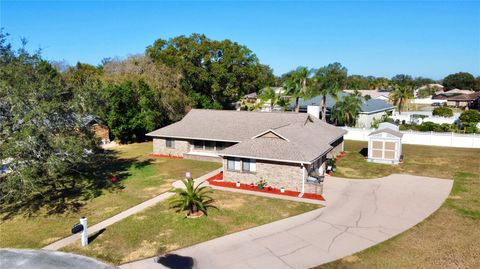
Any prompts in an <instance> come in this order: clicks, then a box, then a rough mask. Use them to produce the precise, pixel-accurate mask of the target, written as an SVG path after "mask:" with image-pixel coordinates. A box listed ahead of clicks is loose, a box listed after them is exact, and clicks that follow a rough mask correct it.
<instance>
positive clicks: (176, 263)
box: [157, 254, 194, 269]
mask: <svg viewBox="0 0 480 269" xmlns="http://www.w3.org/2000/svg"><path fill="white" fill-rule="evenodd" d="M157 263H159V264H161V265H163V266H165V267H168V268H171V269H191V268H193V265H194V261H193V258H192V257H188V256H180V255H177V254H165V255H163V256H160V257H158V258H157Z"/></svg>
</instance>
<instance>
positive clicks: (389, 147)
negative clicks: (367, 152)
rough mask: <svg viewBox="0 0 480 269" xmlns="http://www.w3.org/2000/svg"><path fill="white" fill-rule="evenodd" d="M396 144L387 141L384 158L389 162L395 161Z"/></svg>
mask: <svg viewBox="0 0 480 269" xmlns="http://www.w3.org/2000/svg"><path fill="white" fill-rule="evenodd" d="M395 144H396V143H395V142H387V141H385V152H384V158H385V159H387V160H393V159H395Z"/></svg>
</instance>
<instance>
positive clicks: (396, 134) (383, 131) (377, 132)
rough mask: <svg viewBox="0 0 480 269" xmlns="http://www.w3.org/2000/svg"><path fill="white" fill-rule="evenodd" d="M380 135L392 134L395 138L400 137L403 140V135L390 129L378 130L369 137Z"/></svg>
mask: <svg viewBox="0 0 480 269" xmlns="http://www.w3.org/2000/svg"><path fill="white" fill-rule="evenodd" d="M380 133H388V134H391V135H393V136H396V137H399V138H402V137H403V133H401V132H399V131H395V130H392V129H390V128H383V129H378V130H376V131H373V132H371V133H370V134H369V136H371V135H375V134H380Z"/></svg>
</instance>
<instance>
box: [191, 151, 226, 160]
mask: <svg viewBox="0 0 480 269" xmlns="http://www.w3.org/2000/svg"><path fill="white" fill-rule="evenodd" d="M184 154H189V155H196V156H207V157H217V158H220V156H219V155H218V154H215V153H210V152H199V151H189V152H187V153H184Z"/></svg>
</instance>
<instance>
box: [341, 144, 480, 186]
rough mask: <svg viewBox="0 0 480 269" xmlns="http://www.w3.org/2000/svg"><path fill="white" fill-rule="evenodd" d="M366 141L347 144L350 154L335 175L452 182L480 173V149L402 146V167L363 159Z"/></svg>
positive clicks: (346, 147) (346, 148)
mask: <svg viewBox="0 0 480 269" xmlns="http://www.w3.org/2000/svg"><path fill="white" fill-rule="evenodd" d="M366 148H367V142H363V141H345V150H346V151H347V155H346V156H345V157H344V158H342V159H340V160H339V161H338V162H337V171H336V172H335V173H334V175H335V176H339V177H346V178H377V177H384V176H388V175H390V174H394V173H397V174H410V175H419V176H431V177H439V178H448V179H451V178H453V176H454V175H455V174H456V173H457V172H459V171H463V172H470V173H477V174H480V149H465V148H446V147H430V146H419V145H403V146H402V150H403V155H404V162H403V163H402V164H400V165H387V164H378V163H369V162H367V161H366V160H365V159H364V157H365V156H366V154H367V151H366Z"/></svg>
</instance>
